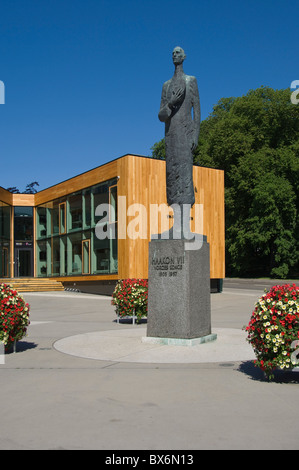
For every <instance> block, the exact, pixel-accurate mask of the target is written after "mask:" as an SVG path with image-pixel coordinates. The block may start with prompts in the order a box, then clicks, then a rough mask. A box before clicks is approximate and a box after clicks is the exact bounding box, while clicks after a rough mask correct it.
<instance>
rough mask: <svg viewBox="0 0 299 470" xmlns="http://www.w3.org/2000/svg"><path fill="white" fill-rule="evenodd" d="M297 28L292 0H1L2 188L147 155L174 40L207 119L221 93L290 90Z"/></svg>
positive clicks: (157, 131)
mask: <svg viewBox="0 0 299 470" xmlns="http://www.w3.org/2000/svg"><path fill="white" fill-rule="evenodd" d="M298 29H299V28H298V11H296V5H295V2H291V1H289V0H284V1H283V0H279V1H278V0H250V1H247V0H225V1H220V0H218V1H217V0H214V1H211V0H184V2H182V1H178V0H143V1H140V0H114V1H113V0H109V1H108V0H59V1H58V0H0V37H1V40H0V80H1V81H3V82H4V84H5V104H4V105H0V159H1V165H0V186H2V187H4V188H7V187H9V186H17V187H19V189H20V190H21V191H22V190H24V188H25V186H26V184H27V183H30V182H32V181H38V182H39V184H40V189H44V188H46V187H49V186H51V185H53V184H56V183H59V182H60V181H64V180H66V179H68V178H70V177H72V176H76V175H77V174H80V173H83V172H85V171H88V170H90V169H92V168H95V167H97V166H99V165H102V164H104V163H107V162H109V161H111V160H113V159H115V158H118V157H120V156H122V155H125V154H127V153H133V154H137V155H150V154H151V150H150V149H151V147H152V146H153V144H154V143H155V142H157V141H159V140H160V139H161V138H162V137H163V136H164V125H163V124H162V123H160V121H159V120H158V117H157V115H158V111H159V106H160V97H161V90H162V84H163V82H164V81H165V80H167V79H169V78H171V76H172V74H173V70H174V69H173V64H172V60H171V52H172V50H173V48H174V47H175V46H178V45H179V46H181V47H183V48H184V50H185V52H186V55H187V58H186V61H185V63H184V70H185V73H186V74H188V75H195V76H196V78H197V80H198V85H199V93H200V99H201V109H202V119H205V118H206V117H207V116H208V115H209V114H210V113H211V111H212V109H213V106H214V105H215V104H216V103H217V101H218V100H219V99H220V98H222V97H229V96H241V95H244V94H246V93H247V92H248V90H250V89H255V88H257V87H259V86H261V85H265V86H270V87H273V88H277V89H281V88H289V87H290V84H291V82H292V81H293V80H298V79H299V71H298V55H297V48H298Z"/></svg>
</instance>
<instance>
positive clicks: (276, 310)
mask: <svg viewBox="0 0 299 470" xmlns="http://www.w3.org/2000/svg"><path fill="white" fill-rule="evenodd" d="M246 331H247V332H248V337H247V340H248V342H249V343H250V344H251V346H252V347H253V350H254V352H255V355H256V361H255V365H256V366H257V367H260V368H261V369H262V370H263V371H264V373H265V374H266V376H267V377H268V378H270V379H271V378H273V372H274V370H275V369H280V370H285V371H290V370H293V369H297V368H298V365H299V350H298V353H297V349H298V348H299V287H298V286H296V285H295V284H293V285H290V284H284V285H277V286H274V287H272V288H271V289H270V291H268V292H266V293H265V294H264V295H263V296H262V297H261V298H260V299H259V300H258V302H257V303H256V304H255V309H254V311H253V312H252V316H251V319H250V322H249V324H248V326H247V327H246ZM297 356H298V357H297Z"/></svg>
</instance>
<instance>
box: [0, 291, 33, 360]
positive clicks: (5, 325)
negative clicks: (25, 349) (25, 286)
mask: <svg viewBox="0 0 299 470" xmlns="http://www.w3.org/2000/svg"><path fill="white" fill-rule="evenodd" d="M29 324H30V322H29V305H28V304H26V303H25V301H24V299H23V297H22V296H21V295H20V294H18V292H17V291H16V290H14V289H13V288H12V287H11V286H8V285H7V284H0V341H1V342H2V343H3V344H4V347H5V350H6V351H10V350H11V348H12V349H13V351H14V352H15V351H16V344H17V341H19V340H21V339H22V338H23V337H24V336H26V333H27V327H28V325H29Z"/></svg>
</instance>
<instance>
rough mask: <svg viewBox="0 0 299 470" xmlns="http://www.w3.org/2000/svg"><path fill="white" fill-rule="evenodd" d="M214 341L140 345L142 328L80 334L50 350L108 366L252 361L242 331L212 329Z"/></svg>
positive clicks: (142, 333)
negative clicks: (108, 364)
mask: <svg viewBox="0 0 299 470" xmlns="http://www.w3.org/2000/svg"><path fill="white" fill-rule="evenodd" d="M212 333H215V334H217V340H216V341H211V342H208V343H203V344H198V345H194V346H177V345H160V344H151V343H147V342H143V341H142V338H144V337H146V328H143V327H142V326H141V327H137V328H125V329H119V330H117V329H114V330H108V331H98V332H92V333H84V334H80V335H76V336H70V337H67V338H63V339H60V340H58V341H56V342H55V343H54V348H55V349H56V350H57V351H59V352H62V353H65V354H70V355H72V356H77V357H81V358H86V359H95V360H101V361H112V362H131V363H134V362H135V363H147V364H149V363H153V364H161V363H163V364H168V363H169V364H170V363H172V364H181V363H185V364H193V363H219V362H235V361H245V360H253V359H255V356H254V353H253V350H252V347H251V346H250V345H249V344H248V343H247V341H246V333H245V331H243V330H238V329H232V328H215V329H213V331H212Z"/></svg>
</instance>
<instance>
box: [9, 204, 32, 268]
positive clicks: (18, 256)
mask: <svg viewBox="0 0 299 470" xmlns="http://www.w3.org/2000/svg"><path fill="white" fill-rule="evenodd" d="M33 273H34V269H33V207H27V206H25V207H23V206H17V207H14V276H15V277H32V276H33Z"/></svg>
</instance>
